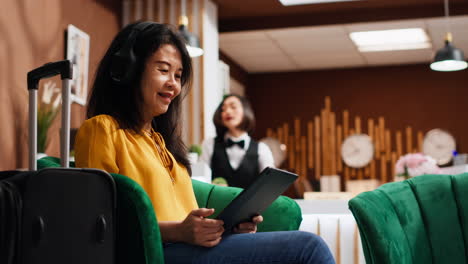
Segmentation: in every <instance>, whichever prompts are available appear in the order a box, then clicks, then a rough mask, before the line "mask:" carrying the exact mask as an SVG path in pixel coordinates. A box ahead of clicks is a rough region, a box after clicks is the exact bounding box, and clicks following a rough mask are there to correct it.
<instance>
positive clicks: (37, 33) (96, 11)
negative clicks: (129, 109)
mask: <svg viewBox="0 0 468 264" xmlns="http://www.w3.org/2000/svg"><path fill="white" fill-rule="evenodd" d="M119 14H120V1H110V0H75V1H62V0H2V1H1V8H0V146H1V147H0V170H10V169H16V168H25V167H27V114H28V113H27V107H28V93H27V89H26V86H27V85H26V73H27V72H28V71H30V70H32V69H34V68H36V67H39V66H41V65H43V64H44V63H46V62H51V61H57V60H62V59H64V54H65V45H64V32H65V29H66V28H67V25H68V24H73V25H75V26H76V27H78V28H79V29H81V30H83V31H85V32H86V33H88V34H89V35H90V39H91V44H90V59H89V78H88V81H89V84H91V83H92V81H93V79H94V71H95V70H96V65H97V63H98V62H99V60H100V58H101V57H102V55H103V53H104V52H105V49H106V48H107V46H108V45H109V43H110V41H111V40H112V38H113V36H114V35H115V34H116V33H117V31H118V29H119V28H120V15H119ZM54 80H55V79H54ZM56 81H57V84H59V85H60V84H61V82H60V81H59V80H58V79H57V80H56ZM84 118H85V109H84V107H82V106H79V105H73V106H72V121H71V127H78V126H79V125H80V124H81V122H82V121H83V120H84ZM56 121H59V118H57V120H56ZM58 125H59V124H58V122H55V123H54V125H53V126H52V129H51V131H49V135H50V136H49V137H51V138H52V140H51V144H50V145H49V147H48V149H47V150H46V152H47V153H48V154H49V155H54V156H58V155H59V149H58V144H59V140H58Z"/></svg>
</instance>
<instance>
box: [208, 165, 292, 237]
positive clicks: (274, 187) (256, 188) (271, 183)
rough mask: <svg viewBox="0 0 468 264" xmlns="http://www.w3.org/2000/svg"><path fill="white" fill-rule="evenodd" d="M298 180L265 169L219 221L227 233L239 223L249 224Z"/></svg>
mask: <svg viewBox="0 0 468 264" xmlns="http://www.w3.org/2000/svg"><path fill="white" fill-rule="evenodd" d="M296 179H297V175H296V174H294V173H291V172H287V171H284V170H280V169H275V168H270V167H267V168H265V169H264V170H263V171H262V172H261V173H260V175H259V176H258V177H257V179H256V180H255V181H254V182H253V183H252V184H251V185H250V186H249V187H248V188H247V189H245V190H243V191H242V192H241V193H240V194H239V195H238V196H237V197H236V198H234V200H232V202H231V203H230V204H228V205H227V206H226V208H224V210H223V211H222V212H221V213H220V214H219V215H218V217H217V219H220V220H223V221H224V229H225V230H226V231H225V233H230V232H231V231H232V228H233V227H234V226H236V225H237V224H239V223H242V222H249V221H251V219H252V217H253V216H255V215H259V214H261V213H262V212H263V211H264V210H265V209H267V208H268V206H270V204H271V203H272V202H273V201H275V199H276V198H278V197H279V196H280V195H281V194H282V193H283V192H284V191H286V189H287V188H288V187H289V185H291V183H293V182H294V181H295V180H296Z"/></svg>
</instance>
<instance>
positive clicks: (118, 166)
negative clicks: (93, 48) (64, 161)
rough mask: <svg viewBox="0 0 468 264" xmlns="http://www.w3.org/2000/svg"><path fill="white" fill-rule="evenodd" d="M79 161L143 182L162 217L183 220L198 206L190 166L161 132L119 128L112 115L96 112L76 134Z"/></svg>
mask: <svg viewBox="0 0 468 264" xmlns="http://www.w3.org/2000/svg"><path fill="white" fill-rule="evenodd" d="M75 161H76V166H77V167H79V168H97V169H102V170H105V171H107V172H110V173H118V174H122V175H126V176H128V177H130V178H131V179H133V180H134V181H136V182H137V183H139V184H140V185H141V186H142V187H143V189H145V191H146V193H148V196H149V197H150V199H151V202H152V203H153V207H154V209H155V211H156V217H157V218H158V221H182V220H184V219H185V217H186V216H187V215H188V214H189V213H190V211H191V210H193V209H196V208H198V205H197V202H196V199H195V194H194V193H193V188H192V182H191V179H190V176H189V174H188V172H187V170H186V168H185V167H184V166H183V165H181V164H179V163H177V161H176V160H175V158H174V156H172V154H171V153H170V152H169V151H168V150H167V149H166V145H165V143H164V140H163V138H162V136H161V134H159V133H157V132H154V131H153V132H152V133H151V135H149V134H148V135H146V134H144V135H140V134H137V133H135V132H133V131H132V130H127V129H121V128H119V124H118V122H117V121H116V120H115V119H114V118H113V117H111V116H108V115H99V116H95V117H93V118H91V119H88V120H86V121H85V122H84V123H83V125H82V126H81V127H80V129H79V131H78V133H77V135H76V140H75Z"/></svg>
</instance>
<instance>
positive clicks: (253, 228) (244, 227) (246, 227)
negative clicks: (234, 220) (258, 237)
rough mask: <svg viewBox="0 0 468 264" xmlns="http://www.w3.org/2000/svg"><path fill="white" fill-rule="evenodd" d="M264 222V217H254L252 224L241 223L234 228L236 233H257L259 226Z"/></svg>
mask: <svg viewBox="0 0 468 264" xmlns="http://www.w3.org/2000/svg"><path fill="white" fill-rule="evenodd" d="M261 222H263V216H261V215H257V216H254V217H252V222H244V223H240V224H238V225H237V226H235V227H234V233H238V234H241V233H255V232H257V224H259V223H261Z"/></svg>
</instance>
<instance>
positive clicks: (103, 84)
mask: <svg viewBox="0 0 468 264" xmlns="http://www.w3.org/2000/svg"><path fill="white" fill-rule="evenodd" d="M191 75H192V64H191V59H190V57H189V55H188V53H187V50H186V48H185V43H184V41H183V40H182V38H181V37H180V35H179V34H178V33H176V31H175V30H174V29H173V28H172V27H171V26H168V25H164V24H159V23H153V22H137V23H134V24H131V25H128V26H126V27H125V28H124V29H123V30H122V31H121V32H120V33H119V34H118V35H117V36H116V38H115V39H114V40H113V42H112V44H111V46H110V47H109V49H108V51H107V52H106V54H105V56H104V58H103V59H102V61H101V63H100V65H99V67H98V70H97V74H96V79H95V82H94V85H93V91H92V93H91V97H90V101H89V106H88V118H89V119H88V120H86V121H85V122H84V124H83V125H82V126H81V128H80V130H79V131H78V134H77V138H76V145H75V159H76V165H77V166H78V167H86V168H99V169H103V170H106V171H108V172H111V173H119V174H123V175H127V176H128V177H130V178H132V179H133V180H135V181H136V182H138V183H139V184H140V185H141V186H142V187H143V188H144V189H145V191H146V192H147V193H148V195H149V197H150V199H151V201H152V203H153V207H154V209H155V212H156V216H157V219H158V224H159V227H160V230H161V235H162V239H163V241H164V242H165V244H164V257H165V261H166V263H210V262H215V263H218V262H220V261H223V262H226V263H231V262H236V263H238V262H239V261H241V262H242V263H257V262H261V263H269V262H275V263H277V262H280V263H284V262H287V261H288V262H291V261H292V262H291V263H334V262H333V258H332V256H331V254H330V251H329V250H328V248H327V246H326V245H325V244H324V242H323V240H321V239H320V238H319V237H317V236H315V235H313V234H310V233H305V232H299V231H294V232H270V233H255V232H256V228H257V223H259V222H261V221H262V217H261V216H256V217H254V218H253V219H252V221H251V222H246V223H241V224H239V225H238V226H237V227H236V228H235V229H234V232H235V233H238V234H234V235H229V236H222V235H223V232H224V228H223V222H222V221H221V220H216V219H208V218H206V217H207V216H209V215H211V214H213V213H214V209H208V208H198V206H197V203H196V200H195V195H194V192H193V189H192V185H191V180H190V167H189V162H188V160H187V155H186V154H187V153H186V147H185V146H184V144H183V142H182V139H181V136H180V132H181V131H180V129H181V122H180V116H181V114H180V112H181V101H182V99H183V97H184V95H185V94H187V92H188V89H189V87H190V80H191Z"/></svg>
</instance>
